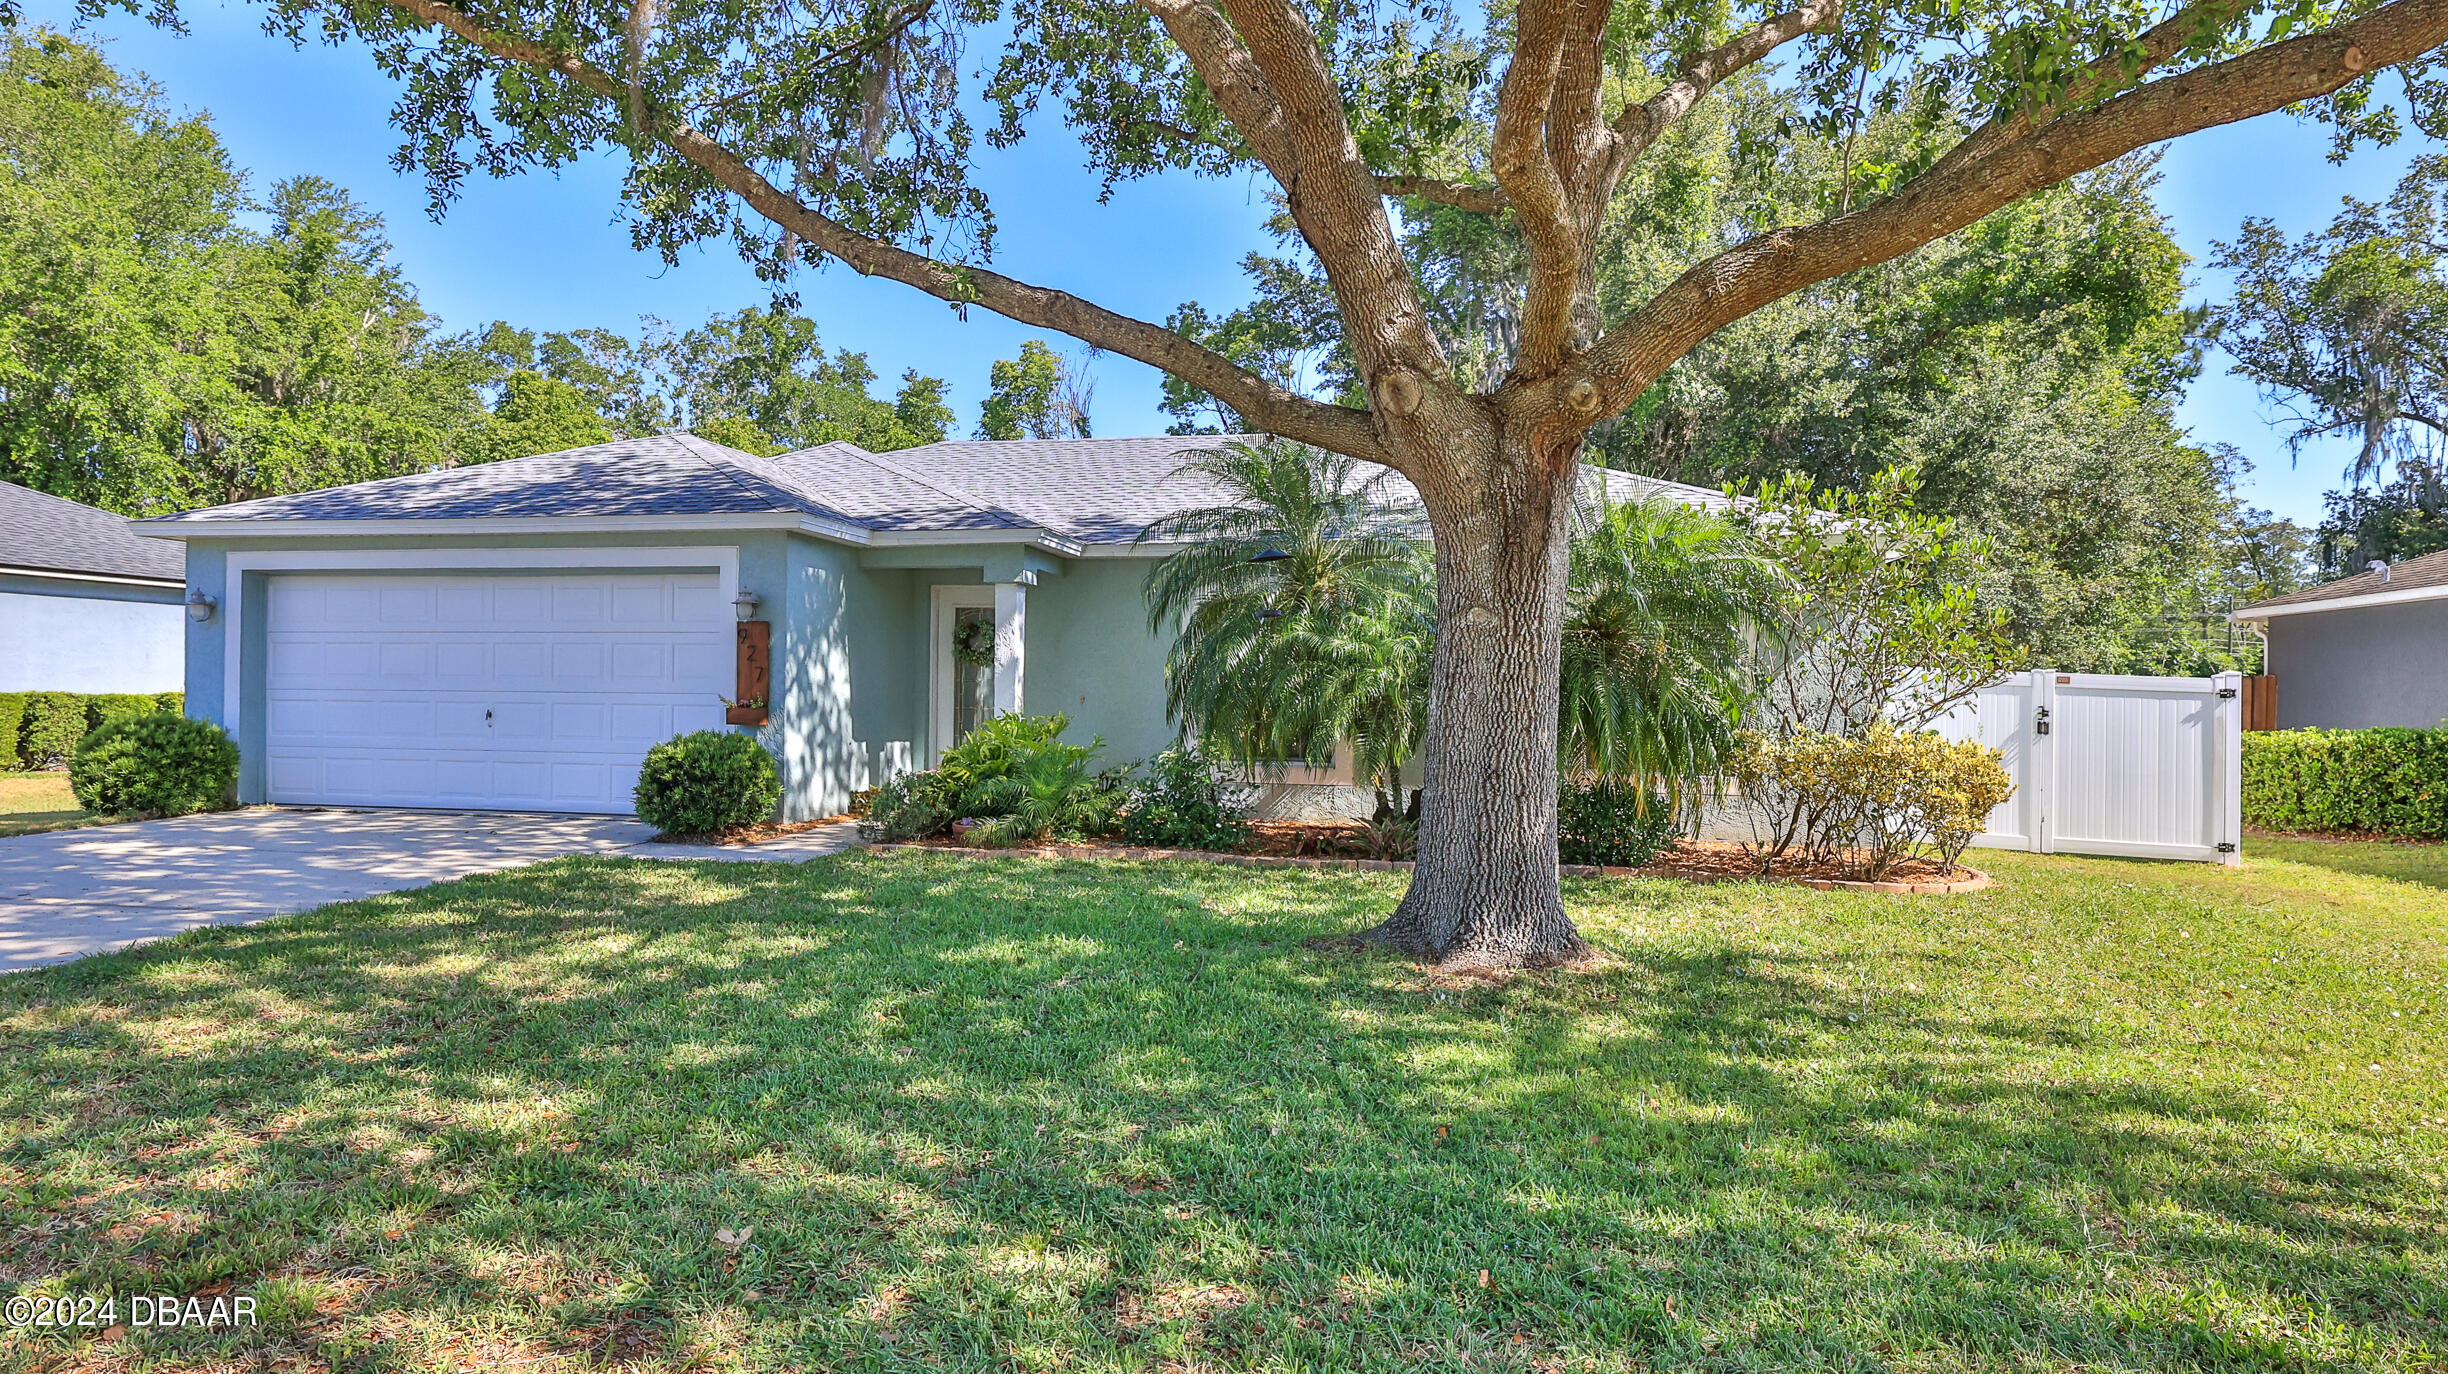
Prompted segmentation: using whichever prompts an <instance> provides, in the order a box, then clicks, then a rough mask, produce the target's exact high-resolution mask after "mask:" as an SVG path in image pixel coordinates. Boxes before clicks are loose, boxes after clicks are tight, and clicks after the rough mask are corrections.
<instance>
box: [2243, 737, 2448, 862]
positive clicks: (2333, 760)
mask: <svg viewBox="0 0 2448 1374" xmlns="http://www.w3.org/2000/svg"><path fill="white" fill-rule="evenodd" d="M2244 820H2245V822H2246V823H2247V824H2250V825H2258V826H2263V827H2266V828H2268V829H2271V830H2341V831H2351V832H2361V833H2366V834H2375V835H2402V836H2406V837H2408V838H2411V839H2428V840H2436V839H2448V729H2434V730H2403V729H2381V730H2256V731H2253V732H2251V733H2249V734H2247V735H2245V736H2244Z"/></svg>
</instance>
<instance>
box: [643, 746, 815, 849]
mask: <svg viewBox="0 0 2448 1374" xmlns="http://www.w3.org/2000/svg"><path fill="white" fill-rule="evenodd" d="M632 795H634V796H635V797H636V799H637V813H638V819H639V820H642V821H644V822H646V823H647V824H648V825H651V826H653V827H654V828H656V829H657V830H660V831H662V832H663V833H664V834H666V835H715V834H720V833H721V832H723V831H725V830H736V829H738V828H739V827H741V826H743V825H754V824H756V823H757V822H758V821H761V820H764V819H766V818H767V817H769V816H771V815H772V814H773V809H774V803H776V802H778V801H780V800H782V775H781V774H780V773H779V772H777V771H775V769H774V761H773V755H771V754H768V753H766V752H765V746H764V745H761V744H759V743H757V742H756V737H755V736H753V735H735V734H731V733H729V732H727V731H722V730H699V731H697V732H696V733H694V734H687V735H682V736H680V737H679V738H678V739H667V740H665V741H663V742H662V743H661V744H658V745H656V746H655V747H654V748H652V749H649V750H647V751H646V762H645V763H643V764H641V765H639V767H638V780H637V791H636V792H635V793H634V794H632Z"/></svg>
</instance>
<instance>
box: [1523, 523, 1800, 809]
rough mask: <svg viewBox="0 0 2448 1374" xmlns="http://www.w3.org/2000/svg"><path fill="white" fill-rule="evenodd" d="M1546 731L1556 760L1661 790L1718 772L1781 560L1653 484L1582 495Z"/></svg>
mask: <svg viewBox="0 0 2448 1374" xmlns="http://www.w3.org/2000/svg"><path fill="white" fill-rule="evenodd" d="M1571 558H1572V575H1571V581H1570V584H1569V589H1568V590H1567V592H1566V597H1567V601H1566V605H1565V613H1564V615H1565V619H1564V656H1563V665H1562V666H1563V674H1562V678H1563V683H1562V697H1563V700H1562V711H1561V713H1560V718H1559V723H1558V725H1559V728H1558V737H1557V744H1558V748H1559V752H1560V754H1561V756H1562V762H1563V765H1564V769H1565V772H1566V773H1567V774H1580V775H1583V776H1590V775H1596V776H1600V777H1609V778H1617V779H1623V780H1628V781H1634V782H1640V783H1643V784H1646V785H1650V786H1659V787H1662V788H1664V789H1665V790H1667V791H1669V792H1679V791H1680V790H1681V788H1682V787H1683V786H1684V785H1685V784H1687V783H1689V782H1691V781H1693V780H1696V779H1702V778H1708V777H1713V776H1715V775H1717V774H1718V773H1719V772H1720V771H1721V770H1722V769H1723V767H1724V765H1725V763H1726V761H1727V759H1728V757H1729V756H1730V754H1731V752H1732V750H1733V747H1734V740H1735V736H1736V734H1737V733H1738V732H1739V731H1740V729H1741V725H1742V711H1743V706H1744V704H1745V702H1746V701H1748V699H1749V698H1750V696H1751V695H1752V689H1753V684H1752V683H1751V681H1750V680H1749V677H1748V670H1747V669H1746V667H1745V657H1746V654H1745V651H1746V648H1747V647H1748V646H1750V645H1751V644H1752V643H1755V642H1756V639H1757V637H1760V636H1774V635H1777V634H1779V633H1781V631H1780V630H1779V628H1778V625H1779V615H1780V608H1781V605H1782V601H1781V598H1780V595H1779V592H1780V588H1781V587H1782V586H1783V574H1782V573H1781V572H1780V571H1779V570H1778V569H1777V568H1776V566H1775V565H1774V564H1772V563H1770V562H1768V561H1767V560H1766V559H1764V558H1762V557H1761V556H1760V555H1759V554H1758V553H1757V552H1756V551H1754V550H1753V548H1752V547H1751V545H1750V543H1749V541H1747V540H1746V539H1744V538H1743V536H1742V535H1741V534H1740V533H1739V532H1738V531H1736V530H1735V529H1734V528H1733V527H1732V526H1730V525H1729V524H1727V523H1726V522H1725V521H1723V520H1721V519H1719V518H1717V517H1716V516H1714V515H1711V514H1708V513H1706V512H1704V511H1698V510H1694V509H1692V508H1691V507H1688V506H1684V505H1680V504H1678V503H1676V502H1673V501H1670V500H1666V499H1663V498H1658V497H1652V498H1650V499H1648V500H1643V501H1632V502H1620V503H1619V502H1609V501H1603V500H1601V501H1598V502H1594V503H1593V504H1592V505H1591V507H1590V508H1589V509H1588V510H1586V511H1585V512H1583V514H1582V518H1581V520H1580V522H1579V528H1578V529H1577V530H1576V531H1575V534H1574V537H1573V543H1572V554H1571Z"/></svg>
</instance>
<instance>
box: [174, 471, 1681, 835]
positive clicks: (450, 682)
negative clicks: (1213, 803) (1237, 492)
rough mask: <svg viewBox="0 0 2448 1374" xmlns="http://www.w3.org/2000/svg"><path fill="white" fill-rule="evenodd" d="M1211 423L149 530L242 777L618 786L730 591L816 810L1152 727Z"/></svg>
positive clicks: (350, 799)
mask: <svg viewBox="0 0 2448 1374" xmlns="http://www.w3.org/2000/svg"><path fill="white" fill-rule="evenodd" d="M1221 442H1225V441H1223V440H1219V439H1216V438H1159V439H1079V440H1060V441H1034V440H1013V441H1005V442H982V443H943V444H931V445H928V446H926V447H923V448H915V449H903V450H900V451H898V452H895V453H891V454H881V455H879V454H872V453H868V452H866V451H864V450H862V449H860V448H858V447H856V446H854V445H851V444H846V443H836V444H826V445H823V446H820V447H817V448H812V449H807V450H804V451H802V452H798V453H791V454H785V455H783V456H781V457H779V458H771V459H766V458H754V457H751V456H749V455H747V454H744V453H740V452H738V451H736V450H733V449H728V448H724V447H722V446H721V445H719V444H713V443H709V442H707V441H705V440H702V439H698V438H696V437H694V436H691V435H686V434H672V435H664V436H660V437H656V438H650V439H635V440H626V441H623V442H619V443H612V444H600V445H597V446H595V447H592V448H583V449H573V450H570V451H568V452H565V453H550V454H542V455H538V456H535V457H530V458H516V459H511V460H509V461H506V462H501V463H493V464H487V465H484V466H480V467H470V468H457V469H452V470H449V471H443V472H435V473H427V474H420V475H417V476H410V477H394V478H387V479H384V480H382V481H376V482H365V483H360V484H359V485H356V486H350V487H340V488H336V489H333V490H330V491H320V492H310V493H305V494H302V495H296V496H279V497H270V498H267V499H264V500H258V501H247V502H242V503H240V504H237V505H231V506H221V507H216V508H213V509H210V510H200V511H191V512H188V513H185V514H182V515H175V516H168V517H163V518H161V519H155V520H148V521H144V522H142V523H141V524H140V525H139V526H138V528H139V529H140V530H142V531H143V532H144V533H147V534H150V535H154V536H157V537H163V538H169V539H178V540H184V541H186V545H187V576H188V582H189V585H190V586H192V587H193V588H194V589H195V590H196V591H197V592H198V593H199V594H201V595H203V596H207V597H210V598H211V599H212V602H213V604H214V606H215V607H216V608H217V610H216V612H215V614H213V615H212V617H211V618H210V619H208V620H204V621H201V622H198V623H195V624H193V625H191V626H190V627H189V630H188V687H187V691H188V697H187V703H188V710H189V711H190V712H191V713H193V714H195V715H199V716H203V717H207V718H210V719H214V720H218V721H220V722H221V723H222V724H223V725H225V726H227V727H229V728H230V730H231V731H232V732H233V733H234V734H235V735H236V736H237V738H238V741H239V747H240V753H241V757H242V759H243V760H244V763H243V771H242V774H241V779H240V783H239V790H240V796H241V798H242V799H244V800H247V801H274V802H296V803H327V804H346V805H394V806H431V807H469V808H503V809H535V810H556V811H602V812H623V811H627V810H628V809H629V807H630V799H629V794H630V788H631V786H632V785H633V782H634V778H635V774H636V770H637V765H638V761H639V759H640V757H641V756H642V755H643V754H644V752H645V750H646V748H647V746H649V745H651V744H653V743H655V742H656V741H658V740H662V739H666V738H669V737H670V736H672V735H675V734H678V733H680V732H682V731H686V730H696V729H714V728H721V727H722V726H723V724H724V720H725V716H726V710H725V706H726V701H725V698H733V697H737V696H739V695H740V694H741V691H742V689H741V687H740V686H739V685H738V684H739V683H741V682H742V681H743V680H752V679H748V678H747V677H746V675H745V674H743V673H742V672H741V671H740V665H739V664H737V663H736V662H735V635H736V636H737V638H738V639H739V640H740V641H741V642H746V641H747V640H748V639H749V636H746V635H738V633H737V631H736V629H735V624H734V618H735V612H736V614H737V615H738V616H739V617H740V618H746V619H755V620H760V621H764V622H767V623H768V624H769V625H770V630H769V631H768V632H767V633H769V634H770V637H771V651H770V652H771V662H770V673H771V686H770V688H769V689H767V695H768V696H769V697H770V699H771V702H770V714H771V718H770V720H769V721H768V722H767V723H766V724H765V725H764V726H763V727H762V732H763V735H764V738H765V740H766V742H767V744H768V745H769V746H770V747H771V748H772V749H773V751H774V753H775V755H776V756H777V758H779V759H780V761H781V765H782V774H783V783H784V800H783V808H782V809H783V814H784V816H785V817H787V818H802V817H810V816H820V815H826V814H830V813H832V812H835V811H838V810H840V809H841V808H842V807H843V806H844V805H845V804H846V803H847V802H848V800H849V797H850V794H851V792H853V791H854V790H856V789H858V788H862V787H866V786H870V785H872V784H874V783H876V782H879V781H881V780H883V779H884V778H886V777H889V776H891V775H892V774H893V773H895V772H897V771H900V770H903V769H907V768H911V767H925V766H928V765H929V764H931V763H932V762H933V760H934V759H935V757H936V756H937V755H938V754H940V753H941V751H942V750H943V748H944V747H945V746H946V745H947V744H949V743H950V742H951V741H952V740H953V739H955V738H957V737H958V736H959V735H960V734H961V733H962V732H963V731H964V730H966V729H967V728H968V727H969V726H971V725H973V724H974V723H975V722H976V721H977V720H979V719H981V718H983V717H985V716H988V715H992V714H995V713H998V712H1004V711H1019V710H1026V711H1030V712H1033V713H1039V714H1045V713H1051V712H1056V711H1061V712H1067V713H1068V714H1069V715H1070V717H1071V719H1072V722H1073V724H1072V734H1073V737H1074V738H1078V739H1082V740H1084V739H1086V738H1087V737H1088V736H1090V735H1101V736H1103V737H1104V740H1105V744H1106V753H1105V759H1106V761H1108V762H1110V763H1127V762H1130V761H1132V760H1135V759H1138V758H1142V757H1145V756H1147V755H1149V754H1152V753H1155V752H1156V751H1158V750H1160V749H1162V748H1163V747H1164V746H1165V745H1166V744H1167V743H1169V742H1170V741H1171V740H1172V739H1173V736H1174V730H1173V728H1172V726H1171V725H1170V724H1169V723H1168V722H1167V720H1166V719H1165V709H1164V658H1165V651H1166V649H1167V647H1168V640H1167V639H1166V638H1165V637H1163V636H1160V635H1159V634H1157V633H1156V632H1154V631H1152V630H1151V629H1150V627H1149V624H1148V612H1147V607H1146V603H1145V602H1144V600H1143V599H1142V596H1141V587H1142V583H1143V579H1144V577H1145V575H1146V572H1147V569H1148V567H1149V566H1150V560H1152V559H1155V558H1158V557H1161V556H1162V555H1163V554H1165V553H1166V552H1169V550H1167V549H1165V548H1162V547H1159V546H1154V545H1145V544H1136V543H1134V542H1133V541H1134V539H1135V538H1136V537H1137V536H1138V534H1139V533H1140V531H1141V530H1143V529H1145V528H1146V527H1147V526H1148V525H1149V524H1150V523H1151V522H1153V521H1155V520H1156V519H1158V518H1160V517H1162V516H1165V515H1168V514H1171V513H1173V512H1176V511H1179V510H1182V509H1185V508H1189V507H1193V506H1200V505H1210V504H1215V503H1216V502H1218V501H1220V500H1221V499H1223V497H1222V495H1221V493H1220V492H1217V491H1214V490H1211V489H1209V488H1208V487H1206V486H1205V485H1204V484H1203V483H1202V482H1200V481H1197V480H1193V479H1190V478H1187V477H1184V476H1182V475H1181V474H1180V473H1179V472H1178V469H1179V467H1180V465H1181V463H1182V461H1183V458H1184V456H1185V455H1186V454H1187V453H1188V452H1189V451H1191V450H1193V449H1195V448H1197V447H1200V446H1204V445H1214V444H1217V443H1221ZM1610 481H1611V483H1612V485H1613V486H1614V487H1615V489H1616V490H1617V491H1618V492H1619V493H1626V494H1628V493H1630V492H1633V491H1636V490H1640V489H1645V488H1650V487H1655V486H1658V485H1661V484H1654V483H1647V482H1644V481H1642V480H1641V479H1635V478H1630V477H1628V476H1625V475H1623V474H1611V475H1610ZM1672 490H1673V491H1674V492H1676V493H1677V494H1678V496H1679V498H1680V499H1686V500H1689V501H1692V502H1695V503H1700V504H1708V505H1722V504H1723V502H1724V498H1723V497H1722V496H1721V495H1719V494H1718V493H1715V492H1707V491H1702V490H1700V489H1698V488H1691V487H1674V488H1672ZM750 598H754V599H753V601H751V600H750ZM963 626H976V627H978V628H975V629H969V630H964V629H963V628H962V627H963ZM962 647H965V648H966V649H967V650H968V651H969V652H968V653H967V654H966V655H965V654H964V653H963V652H962V651H961V650H962ZM739 652H743V653H744V652H747V651H744V650H742V651H739ZM978 657H982V658H984V659H986V661H985V662H983V663H973V662H969V661H964V660H965V659H966V658H978ZM1321 771H1322V770H1321ZM1295 781H1299V782H1310V783H1331V782H1337V781H1342V779H1339V778H1336V777H1333V776H1315V777H1309V776H1303V777H1300V778H1297V779H1295Z"/></svg>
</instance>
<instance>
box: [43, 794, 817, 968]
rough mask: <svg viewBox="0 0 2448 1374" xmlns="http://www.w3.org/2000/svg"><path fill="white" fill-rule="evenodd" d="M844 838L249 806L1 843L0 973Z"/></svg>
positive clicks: (789, 850) (788, 850)
mask: <svg viewBox="0 0 2448 1374" xmlns="http://www.w3.org/2000/svg"><path fill="white" fill-rule="evenodd" d="M851 832H852V827H850V826H849V825H846V824H845V825H840V826H830V827H826V828H824V829H821V830H812V831H808V832H805V833H803V834H799V835H794V836H791V837H790V838H788V839H784V840H777V841H773V842H769V843H767V844H762V845H758V846H757V847H756V848H754V849H736V848H728V847H725V848H711V847H703V848H701V847H697V846H680V845H662V844H650V843H648V841H649V840H651V839H652V838H653V835H654V827H652V826H650V825H645V824H641V823H640V822H637V821H634V820H628V819H625V818H621V817H616V816H545V815H525V814H518V813H511V812H436V811H325V810H289V809H286V808H276V807H254V808H250V809H248V810H244V811H222V812H216V813H214V814H210V815H203V816H181V817H179V818H177V819H175V820H166V821H133V822H129V823H126V824H122V825H98V826H91V827H88V828H86V829H83V830H55V831H52V832H50V833H48V834H42V835H18V836H13V837H10V838H7V839H0V973H6V972H10V971H13V970H16V969H23V968H33V967H36V966H38V965H42V964H56V963H61V962H63V961H65V960H69V959H75V958H78V957H80V956H83V955H87V954H96V953H100V952H102V951H104V950H112V949H120V948H123V947H125V946H127V945H132V944H135V943H137V942H138V941H140V940H152V939H159V938H160V937H162V936H165V935H175V934H177V933H178V932H180V931H182V930H190V929H193V928H194V927H196V926H206V925H243V924H245V923H247V922H250V921H260V920H263V919H265V918H266V917H270V916H279V915H282V914H284V913H286V912H292V911H305V910H308V909H310V908H313V907H318V906H323V905H325V904H326V903H330V902H339V901H347V900H350V899H352V898H357V897H366V896H371V895H373V894H374V893H377V892H395V891H398V890H400V889H402V888H410V887H423V886H425V885H426V884H428V883H438V882H443V881H446V880H448V879H451V878H463V877H466V876H467V875H469V874H471V873H491V872H495V871H497V870H500V869H505V868H517V867H519V866H521V865H524V864H531V863H538V862H541V861H543V860H545V859H557V858H559V857H561V856H562V855H564V854H622V853H627V854H630V855H631V856H632V857H636V858H653V859H731V860H764V861H777V860H780V861H788V860H797V859H808V858H814V857H816V856H817V855H819V854H830V853H833V852H835V851H837V850H840V849H844V848H847V847H848V846H850V845H851V844H854V843H856V840H855V838H854V836H853V834H852V833H851Z"/></svg>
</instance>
